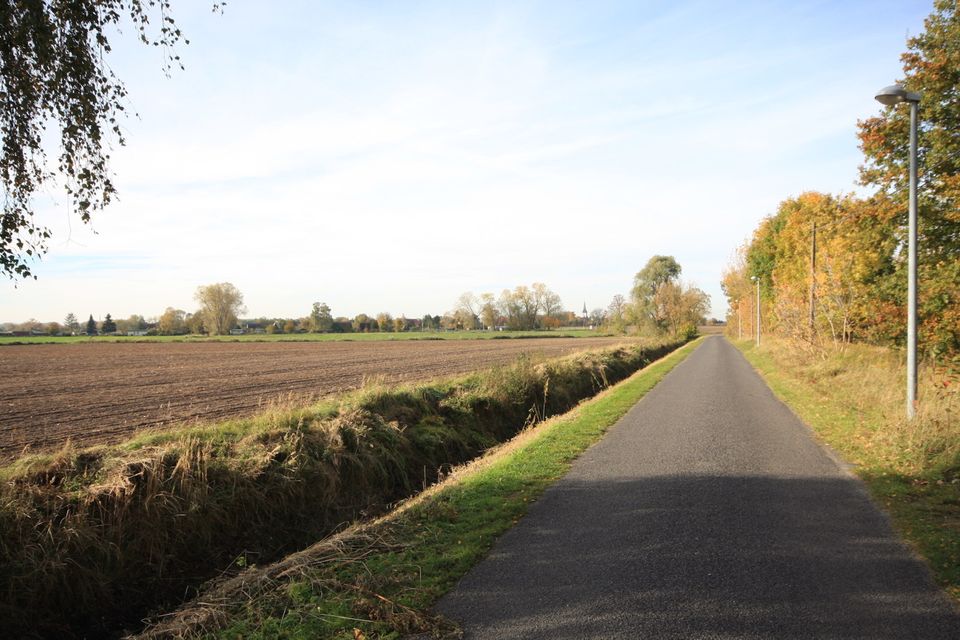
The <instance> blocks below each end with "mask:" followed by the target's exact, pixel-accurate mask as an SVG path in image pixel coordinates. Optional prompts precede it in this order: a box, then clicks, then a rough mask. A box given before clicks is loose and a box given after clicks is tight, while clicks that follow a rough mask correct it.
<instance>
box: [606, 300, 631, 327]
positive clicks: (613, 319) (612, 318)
mask: <svg viewBox="0 0 960 640" xmlns="http://www.w3.org/2000/svg"><path fill="white" fill-rule="evenodd" d="M626 312H627V299H626V298H624V297H623V295H621V294H619V293H618V294H617V295H615V296H613V299H612V300H611V301H610V306H608V307H607V321H608V322H609V323H610V328H611V329H613V330H614V331H623V330H624V328H625V327H626V325H627V319H626Z"/></svg>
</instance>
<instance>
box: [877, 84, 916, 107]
mask: <svg viewBox="0 0 960 640" xmlns="http://www.w3.org/2000/svg"><path fill="white" fill-rule="evenodd" d="M874 98H876V100H877V102H879V103H880V104H883V105H886V106H888V107H892V106H894V105H897V104H900V103H901V102H914V103H916V102H920V94H919V93H914V92H913V91H907V90H906V89H904V88H903V86H902V85H899V84H892V85H890V86H889V87H884V88H883V89H880V91H877V95H875V96H874Z"/></svg>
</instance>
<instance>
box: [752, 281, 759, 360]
mask: <svg viewBox="0 0 960 640" xmlns="http://www.w3.org/2000/svg"><path fill="white" fill-rule="evenodd" d="M750 279H751V280H753V281H754V282H756V283H757V346H758V347H759V346H760V276H750Z"/></svg>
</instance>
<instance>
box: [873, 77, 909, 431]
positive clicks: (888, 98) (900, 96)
mask: <svg viewBox="0 0 960 640" xmlns="http://www.w3.org/2000/svg"><path fill="white" fill-rule="evenodd" d="M875 97H876V99H877V102H879V103H880V104H883V105H886V106H888V107H892V106H895V105H898V104H900V103H901V102H908V103H909V104H910V204H909V213H908V217H909V223H908V225H909V230H908V234H907V235H908V239H907V263H908V267H907V418H908V419H913V416H914V414H915V413H916V404H917V107H918V105H919V103H920V94H919V93H915V92H913V91H907V90H906V89H904V88H903V87H902V86H900V85H899V84H892V85H890V86H889V87H884V88H883V89H880V91H878V92H877V95H876V96H875Z"/></svg>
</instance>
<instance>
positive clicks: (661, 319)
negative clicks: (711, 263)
mask: <svg viewBox="0 0 960 640" xmlns="http://www.w3.org/2000/svg"><path fill="white" fill-rule="evenodd" d="M681 271H682V268H681V267H680V264H679V263H677V261H676V259H674V257H673V256H659V255H658V256H653V257H652V258H650V260H649V261H648V262H647V264H646V265H645V266H644V267H643V269H641V270H640V271H639V272H637V274H636V276H634V278H633V288H632V289H631V290H630V299H629V300H627V298H625V297H624V296H622V295H620V294H617V295H615V296H614V297H613V300H611V301H610V305H609V306H608V307H607V308H606V310H603V309H595V310H594V311H593V312H592V313H591V317H592V318H596V319H597V320H602V322H603V324H604V325H605V326H606V327H607V328H608V329H610V330H611V331H616V332H627V331H630V332H635V333H640V334H647V335H675V336H692V335H696V332H697V327H698V326H699V325H702V324H705V323H706V314H707V313H708V312H709V311H710V296H709V295H707V294H706V293H704V292H703V291H701V290H700V289H698V288H697V287H695V286H693V285H690V284H684V283H683V282H681V281H680V273H681Z"/></svg>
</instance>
